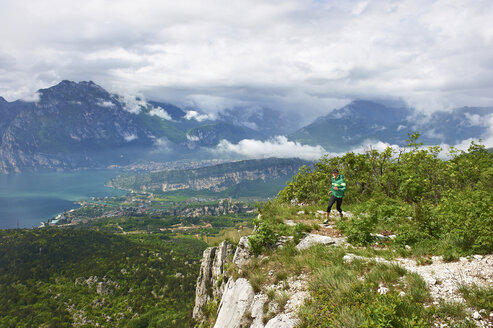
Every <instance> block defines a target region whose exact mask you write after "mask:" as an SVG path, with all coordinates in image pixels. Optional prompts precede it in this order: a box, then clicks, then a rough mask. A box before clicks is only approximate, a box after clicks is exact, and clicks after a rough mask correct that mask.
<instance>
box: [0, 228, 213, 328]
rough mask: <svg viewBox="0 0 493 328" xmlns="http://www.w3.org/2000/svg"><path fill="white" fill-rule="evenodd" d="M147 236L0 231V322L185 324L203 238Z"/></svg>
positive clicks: (56, 231) (40, 230)
mask: <svg viewBox="0 0 493 328" xmlns="http://www.w3.org/2000/svg"><path fill="white" fill-rule="evenodd" d="M144 237H145V238H144ZM147 237H148V236H147V235H146V236H142V235H141V236H139V235H133V236H132V237H131V238H127V237H124V236H121V235H120V236H119V235H113V234H106V233H101V232H96V231H90V230H71V229H37V230H3V231H0V298H1V299H2V300H4V302H0V313H2V316H1V317H0V326H2V327H14V326H15V327H23V326H26V327H31V326H36V327H37V326H40V325H42V324H47V325H48V326H50V325H51V326H53V327H66V326H67V327H68V326H72V324H73V323H74V322H75V321H77V320H82V319H76V317H78V315H80V317H81V318H84V319H85V320H87V322H89V324H90V325H92V326H94V325H95V324H96V323H98V324H100V325H103V326H112V327H126V326H130V327H140V326H145V327H169V326H177V327H186V326H187V325H188V320H189V313H190V310H191V308H192V306H193V296H194V291H195V289H194V284H195V279H196V272H197V271H198V265H199V259H200V256H201V253H202V251H203V249H204V248H205V245H204V243H202V242H200V241H196V240H185V239H184V240H180V241H177V240H169V238H166V237H165V236H160V235H159V234H155V235H153V236H149V238H147ZM161 237H165V238H161ZM98 291H99V292H98ZM74 320H75V321H74ZM14 323H15V325H14ZM79 324H80V322H79Z"/></svg>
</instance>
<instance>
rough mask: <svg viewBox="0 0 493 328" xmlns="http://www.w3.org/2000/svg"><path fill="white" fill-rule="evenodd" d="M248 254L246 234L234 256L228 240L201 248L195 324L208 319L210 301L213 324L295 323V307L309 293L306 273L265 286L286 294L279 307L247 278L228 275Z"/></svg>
mask: <svg viewBox="0 0 493 328" xmlns="http://www.w3.org/2000/svg"><path fill="white" fill-rule="evenodd" d="M334 243H335V242H334ZM251 258H252V253H251V251H250V246H249V243H248V237H242V238H241V239H240V241H239V244H238V246H237V248H236V250H235V251H234V256H233V246H232V245H231V244H230V243H229V242H227V241H225V242H223V243H221V244H220V245H219V246H218V247H209V248H208V249H206V250H205V251H204V255H203V258H202V263H201V266H200V275H199V278H198V280H197V287H196V296H195V307H194V310H193V318H194V319H195V320H196V322H197V325H196V326H197V327H199V326H200V325H201V324H202V322H204V321H205V320H206V319H207V318H206V314H205V313H204V310H205V309H206V308H209V309H210V308H214V306H208V305H210V304H215V305H218V307H217V318H216V320H215V325H214V327H215V328H223V327H224V328H226V327H228V328H234V327H255V328H264V327H286V328H293V327H295V326H296V324H297V322H298V321H297V318H296V312H297V309H298V307H299V306H300V305H301V304H302V303H303V302H304V300H305V299H306V297H308V292H307V291H306V289H307V288H306V277H296V278H290V279H288V281H287V284H286V285H283V284H282V283H280V284H279V285H276V284H274V285H271V286H268V288H267V289H272V290H275V291H276V293H286V295H288V296H289V301H288V302H287V303H286V306H285V307H284V308H283V309H280V308H279V307H278V305H277V304H276V302H271V300H269V298H268V296H267V295H266V294H265V292H264V291H260V292H258V293H255V292H254V290H253V287H252V285H251V284H250V282H249V281H248V280H247V279H245V278H238V279H236V280H235V279H234V278H233V277H231V276H229V275H228V272H227V271H226V267H227V266H228V265H231V266H234V267H236V268H235V269H237V270H238V272H239V273H241V271H242V270H244V266H245V265H246V264H247V263H248V262H249V261H250V259H251ZM267 289H266V290H267ZM266 309H267V310H268V311H267V312H266ZM266 315H267V316H269V318H270V319H269V320H267V319H266Z"/></svg>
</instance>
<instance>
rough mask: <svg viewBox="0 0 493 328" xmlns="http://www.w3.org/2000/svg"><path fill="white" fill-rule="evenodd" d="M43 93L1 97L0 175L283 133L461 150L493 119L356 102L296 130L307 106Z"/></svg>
mask: <svg viewBox="0 0 493 328" xmlns="http://www.w3.org/2000/svg"><path fill="white" fill-rule="evenodd" d="M37 95H38V96H39V99H37V100H36V101H32V102H28V101H22V100H17V101H13V102H8V101H6V100H5V99H4V98H2V97H0V117H1V119H0V173H9V172H23V171H32V170H40V169H76V168H84V167H104V166H108V165H111V164H126V163H130V162H134V161H136V160H141V159H145V158H147V157H148V156H151V155H152V156H158V159H159V160H161V161H167V160H171V159H178V158H183V157H187V158H194V156H199V155H198V154H199V153H200V150H202V149H204V148H206V149H207V148H211V147H215V146H216V145H217V144H218V143H219V142H220V141H221V140H223V139H225V140H227V141H229V142H231V143H237V142H239V141H241V140H243V139H257V140H264V141H266V140H268V139H269V138H272V137H274V136H277V135H285V136H288V138H289V140H291V141H296V142H299V143H301V144H307V145H321V146H323V147H324V148H325V150H327V151H332V152H344V151H349V150H351V149H353V148H355V147H357V146H360V145H361V144H363V143H371V142H372V141H373V142H375V141H383V142H388V143H390V144H397V145H405V144H406V139H407V133H409V132H414V131H420V133H421V138H420V141H422V142H424V143H425V144H440V143H446V144H456V143H459V142H461V141H462V140H466V139H469V138H481V137H485V136H487V134H488V133H490V132H491V131H490V129H491V125H492V124H491V122H493V119H492V118H493V107H482V108H479V107H463V108H458V109H455V110H452V111H435V112H434V113H432V114H430V115H425V114H422V113H419V112H417V111H415V110H413V109H412V108H408V107H404V106H401V107H395V106H394V107H392V106H388V105H384V104H380V103H376V102H371V101H366V100H355V101H353V102H351V103H350V104H348V105H346V106H344V107H342V108H339V109H334V110H332V111H330V112H329V113H328V114H326V115H324V116H321V117H319V118H317V119H315V120H314V121H313V122H312V123H311V124H309V125H307V126H304V127H301V128H300V126H299V122H300V121H301V120H300V117H301V112H302V110H301V109H300V111H299V112H300V114H293V113H289V114H288V113H286V112H283V111H281V110H277V109H272V108H263V107H259V106H256V107H251V106H250V107H246V106H243V107H241V106H236V107H232V108H227V109H225V110H223V111H221V112H219V113H217V114H216V115H214V116H211V115H207V113H205V112H203V111H201V110H200V108H180V107H178V106H175V105H173V104H169V103H163V102H157V101H144V100H143V99H139V98H135V97H128V96H121V95H116V94H111V93H109V92H108V91H106V90H105V89H103V88H102V87H100V86H98V85H97V84H95V83H94V82H78V83H77V82H71V81H66V80H65V81H62V82H60V83H59V84H57V85H55V86H53V87H50V88H46V89H41V90H39V91H38V92H37ZM275 155H276V154H272V156H275ZM209 156H210V155H209ZM293 157H296V154H293Z"/></svg>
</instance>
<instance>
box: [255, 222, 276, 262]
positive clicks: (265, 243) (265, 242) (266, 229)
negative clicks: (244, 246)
mask: <svg viewBox="0 0 493 328" xmlns="http://www.w3.org/2000/svg"><path fill="white" fill-rule="evenodd" d="M277 238H278V237H277V234H276V232H275V231H274V229H273V228H272V226H271V225H270V224H268V223H267V222H262V223H260V225H259V226H258V227H257V229H256V230H255V233H254V234H253V235H251V236H250V237H249V238H248V241H249V243H250V247H251V249H252V252H253V253H254V254H256V255H258V254H260V253H262V251H263V250H264V249H265V248H272V247H273V246H274V245H275V244H276V241H277Z"/></svg>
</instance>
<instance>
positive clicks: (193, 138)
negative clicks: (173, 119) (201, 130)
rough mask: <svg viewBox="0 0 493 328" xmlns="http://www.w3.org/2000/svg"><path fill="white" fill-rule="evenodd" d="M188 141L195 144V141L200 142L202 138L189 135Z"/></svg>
mask: <svg viewBox="0 0 493 328" xmlns="http://www.w3.org/2000/svg"><path fill="white" fill-rule="evenodd" d="M187 140H188V141H193V142H195V141H199V140H200V138H199V137H198V136H191V135H189V134H187Z"/></svg>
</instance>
